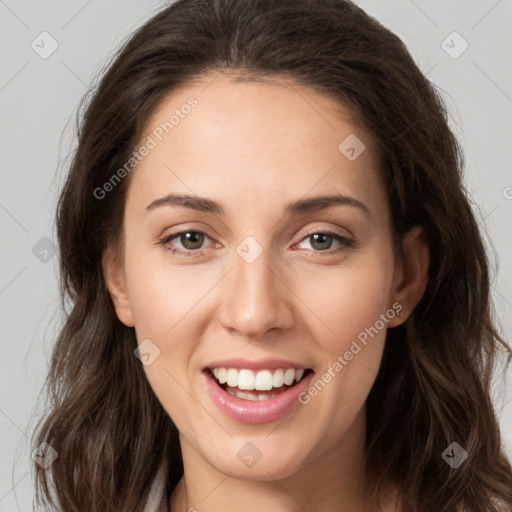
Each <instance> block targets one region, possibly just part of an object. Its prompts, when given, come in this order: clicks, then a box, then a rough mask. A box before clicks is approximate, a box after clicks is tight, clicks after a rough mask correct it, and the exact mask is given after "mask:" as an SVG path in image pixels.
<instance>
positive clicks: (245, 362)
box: [205, 357, 308, 370]
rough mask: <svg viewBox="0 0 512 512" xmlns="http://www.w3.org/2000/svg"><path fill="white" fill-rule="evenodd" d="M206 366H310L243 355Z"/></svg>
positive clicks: (297, 368)
mask: <svg viewBox="0 0 512 512" xmlns="http://www.w3.org/2000/svg"><path fill="white" fill-rule="evenodd" d="M205 368H246V369H248V370H265V369H268V370H275V369H277V368H293V369H294V370H299V369H301V368H303V369H304V370H306V369H307V368H308V367H307V366H304V365H302V364H301V363H295V362H293V361H286V360H284V359H262V360H260V361H251V360H249V359H244V358H242V357H238V358H234V359H222V360H220V361H214V362H212V363H210V364H207V365H206V366H205Z"/></svg>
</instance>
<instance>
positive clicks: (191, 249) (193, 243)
mask: <svg viewBox="0 0 512 512" xmlns="http://www.w3.org/2000/svg"><path fill="white" fill-rule="evenodd" d="M205 238H208V239H209V238H210V237H209V236H207V235H206V233H204V232H203V231H195V230H188V231H180V232H179V233H174V234H172V235H168V236H165V237H164V238H162V239H161V240H160V244H161V245H162V246H163V247H164V249H165V250H166V251H171V252H172V254H177V255H179V256H189V255H192V254H193V255H194V256H196V255H199V256H200V255H201V254H202V253H201V251H198V249H200V248H201V247H202V245H203V243H204V240H205ZM175 239H177V241H178V242H179V243H180V244H181V247H182V249H183V250H182V249H180V247H179V246H178V248H177V249H176V248H173V247H172V246H169V244H170V243H171V241H172V240H175ZM175 244H176V242H173V244H172V245H175Z"/></svg>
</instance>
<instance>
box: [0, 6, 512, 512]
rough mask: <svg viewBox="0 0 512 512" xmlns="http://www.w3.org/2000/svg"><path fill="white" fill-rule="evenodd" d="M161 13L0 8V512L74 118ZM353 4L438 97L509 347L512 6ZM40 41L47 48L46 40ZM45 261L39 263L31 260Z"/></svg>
mask: <svg viewBox="0 0 512 512" xmlns="http://www.w3.org/2000/svg"><path fill="white" fill-rule="evenodd" d="M276 1H278V0H276ZM166 3H167V2H162V1H157V0H153V1H151V0H143V1H141V0H128V1H127V0H123V1H121V0H110V1H108V2H100V1H98V0H89V1H87V0H72V1H71V0H68V1H67V2H57V1H56V0H50V1H35V0H32V1H28V2H24V3H21V2H15V1H14V0H0V41H1V48H2V53H1V55H2V57H1V67H0V106H1V118H0V129H1V133H0V141H1V151H2V153H1V160H0V169H1V172H2V181H1V183H2V187H1V189H0V226H1V241H2V243H1V274H0V312H1V313H0V314H1V318H2V339H1V344H0V347H1V359H0V365H1V366H0V375H1V384H0V390H1V391H0V393H1V394H0V433H1V435H0V461H1V466H0V511H6V512H7V511H9V512H12V511H18V510H21V511H28V510H32V496H33V487H32V481H31V478H32V476H31V473H30V472H29V460H30V453H31V451H32V450H33V449H34V447H31V446H30V443H29V437H30V433H31V432H30V428H31V427H32V426H33V424H34V422H35V419H36V418H37V417H36V416H35V412H36V399H37V396H38V393H39V392H40V389H41V387H42V384H43V380H44V377H45V374H46V370H47V360H48V358H49V356H50V352H51V347H52V343H53V340H54V339H55V333H56V332H57V330H58V327H59V325H60V313H59V310H58V292H57V281H56V270H57V258H56V257H52V253H51V247H48V246H44V244H45V242H44V241H43V242H40V240H41V238H44V237H47V238H50V239H51V240H55V238H54V232H53V215H54V208H55V202H56V197H57V193H58V190H59V186H60V184H61V181H62V178H63V176H64V173H65V171H66V165H65V164H66V163H67V162H68V160H66V158H68V156H69V154H70V151H71V149H72V147H73V144H74V140H73V126H74V125H73V123H74V117H73V116H74V112H75V110H76V107H77V106H78V103H79V100H80V99H81V97H82V96H83V95H84V94H85V92H86V91H87V89H88V86H89V84H90V83H91V80H92V77H93V76H94V75H95V74H96V73H97V72H98V71H99V70H100V69H101V68H102V66H103V65H104V63H105V62H106V60H107V58H108V56H109V55H110V54H111V53H112V51H113V50H114V49H116V48H117V47H118V46H119V45H120V44H121V43H122V41H124V40H125V39H126V37H127V36H128V35H129V34H130V33H131V32H132V31H133V29H135V28H136V27H138V26H139V25H140V24H141V23H142V22H143V21H144V20H146V19H147V18H148V17H150V16H151V15H153V14H154V13H155V12H157V11H158V10H159V9H160V8H161V7H162V6H164V5H165V4H166ZM357 3H358V4H359V5H360V6H361V7H363V8H364V9H365V10H367V11H368V12H369V13H370V14H372V15H374V16H375V17H376V18H377V19H379V20H380V21H381V22H382V23H383V24H384V25H386V26H387V27H389V28H391V29H392V30H393V31H394V32H396V33H397V34H398V35H399V36H400V37H401V38H402V39H403V40H404V41H405V43H406V45H407V46H408V48H409V49H410V51H411V52H412V54H413V56H414V57H415V59H416V61H417V62H418V64H419V65H420V67H421V69H422V70H423V71H424V72H425V73H426V74H427V75H428V77H429V78H430V80H432V81H433V82H434V83H435V84H436V85H437V86H438V87H439V88H440V89H441V90H442V91H443V97H444V98H445V100H446V102H447V104H448V107H449V111H450V118H451V125H452V128H453V129H454V131H455V133H456V135H457V136H458V138H459V140H460V141H461V143H462V146H463V148H464V150H465V155H466V184H467V187H468V190H469V191H470V193H471V194H472V196H473V198H474V200H475V203H476V204H477V207H478V210H479V213H478V215H479V216H480V220H481V224H482V226H483V227H485V228H486V230H487V231H488V233H489V238H490V240H489V242H490V243H492V244H493V245H494V247H495V251H496V258H495V262H496V269H495V279H494V281H493V296H494V298H495V301H496V309H497V313H498V314H499V316H500V317H501V322H502V329H503V334H504V336H505V338H506V339H507V340H508V341H509V343H510V339H511V336H510V334H511V332H512V321H511V312H512V272H511V269H512V251H511V246H510V233H511V231H510V225H511V220H512V172H511V162H512V149H511V148H512V137H511V132H512V129H511V127H512V121H511V119H512V65H511V64H512V61H511V57H510V54H511V50H512V31H511V30H510V27H511V26H512V25H511V22H512V1H511V0H499V1H496V0H479V1H473V2H468V1H467V0H466V1H465V0H452V1H450V2H448V1H446V0H429V1H427V0H414V1H413V0H359V1H358V2H357ZM43 31H47V32H48V33H49V34H51V36H52V38H54V39H55V40H56V41H57V43H58V48H57V50H56V51H55V52H54V53H53V54H52V55H50V56H49V57H48V58H47V59H43V58H41V57H40V56H39V55H38V54H37V53H36V52H35V51H34V50H33V49H32V47H31V43H32V42H33V41H34V40H35V41H36V43H38V41H39V43H38V44H39V45H40V46H42V44H43V43H41V42H40V40H41V38H40V37H39V35H40V34H41V33H42V32H43ZM453 31H457V32H458V33H459V34H460V35H461V36H462V38H463V39H464V40H465V41H467V43H468V44H469V47H468V49H467V50H466V51H465V52H464V53H462V54H461V55H460V56H459V57H458V58H452V57H451V56H450V55H448V53H446V51H445V50H444V49H443V47H442V42H443V41H444V40H446V38H447V36H449V35H450V34H451V33H452V32H453ZM43 37H44V36H43ZM45 41H46V42H45V48H46V49H48V48H49V47H50V46H49V44H50V42H49V39H46V40H45ZM462 44H464V43H463V41H462V40H461V39H458V36H450V37H449V38H448V39H447V40H446V42H445V43H444V46H445V48H446V45H448V48H446V49H448V50H449V51H450V52H452V53H453V52H459V51H460V50H461V49H462V48H463V47H462V46H461V45H462ZM449 47H452V48H451V49H450V48H449ZM40 51H42V49H41V50H40ZM38 243H39V244H43V245H42V246H41V245H36V244H38ZM46 244H48V242H46ZM34 246H36V249H35V252H36V254H34V252H33V247H34ZM44 250H47V251H48V250H50V252H47V253H46V254H45V253H44ZM44 257H46V259H47V260H48V261H41V258H43V259H44ZM511 373H512V372H511V371H510V370H509V372H508V375H507V381H508V383H506V384H505V383H503V381H499V382H497V384H496V386H495V390H494V396H495V404H496V408H497V410H498V413H499V416H500V422H501V426H502V431H503V434H504V437H505V442H506V448H507V452H508V454H509V456H511V457H512V376H511ZM37 410H38V411H40V410H41V407H39V408H38V409H37Z"/></svg>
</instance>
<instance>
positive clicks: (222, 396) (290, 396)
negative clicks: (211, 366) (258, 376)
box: [201, 360, 314, 423]
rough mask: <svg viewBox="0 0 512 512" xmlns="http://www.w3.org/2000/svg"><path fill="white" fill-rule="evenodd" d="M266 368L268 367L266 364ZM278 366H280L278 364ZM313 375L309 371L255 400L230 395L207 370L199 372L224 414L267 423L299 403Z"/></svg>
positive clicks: (246, 420)
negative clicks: (289, 385)
mask: <svg viewBox="0 0 512 512" xmlns="http://www.w3.org/2000/svg"><path fill="white" fill-rule="evenodd" d="M232 363H233V360H231V362H230V364H232ZM281 364H282V363H281ZM299 367H300V366H299ZM245 368H247V367H245ZM266 368H269V367H268V366H266ZM279 368H282V367H281V366H279ZM293 368H295V367H293ZM313 375H314V373H313V372H311V373H310V374H309V375H306V376H305V377H304V378H303V379H302V380H301V381H300V382H299V383H297V384H296V385H295V386H293V387H292V388H290V389H288V390H287V391H284V392H283V393H280V394H279V395H277V396H275V397H274V398H269V399H268V400H262V401H257V402H255V401H250V400H244V399H242V398H237V397H235V396H233V395H230V394H229V393H228V392H226V391H224V390H223V389H222V388H221V387H220V386H219V385H218V382H217V381H216V380H215V378H214V377H213V376H211V375H210V373H209V372H208V370H205V371H203V372H201V378H202V379H203V380H204V384H205V386H206V388H207V389H208V392H209V395H210V397H211V399H212V401H213V402H214V403H215V405H216V406H217V407H218V408H219V409H220V410H221V411H222V412H223V413H224V414H225V415H226V416H228V417H230V418H231V419H234V420H236V421H239V422H241V423H267V422H270V421H275V420H278V419H279V418H281V417H283V416H284V415H286V414H288V413H289V412H291V411H292V409H293V408H294V407H296V406H297V405H298V404H299V403H300V402H299V395H300V394H301V393H302V392H304V391H305V390H306V389H307V388H308V387H309V383H310V381H311V378H312V376H313Z"/></svg>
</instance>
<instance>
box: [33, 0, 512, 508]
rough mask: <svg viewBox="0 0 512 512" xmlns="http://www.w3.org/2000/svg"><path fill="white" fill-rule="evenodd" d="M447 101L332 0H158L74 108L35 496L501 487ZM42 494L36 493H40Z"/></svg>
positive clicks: (202, 501)
mask: <svg viewBox="0 0 512 512" xmlns="http://www.w3.org/2000/svg"><path fill="white" fill-rule="evenodd" d="M461 173H462V158H461V151H460V148H459V146H458V144H457V141H456V139H455V138H454V136H453V134H452V133H451V131H450V129H449V127H448V124H447V120H446V113H445V110H444V105H443V102H442V100H441V98H440V97H439V96H438V94H437V93H436V91H435V89H434V88H433V86H432V85H431V84H430V83H429V82H428V80H427V79H426V78H425V77H424V76H423V75H422V74H421V72H420V71H419V69H418V67H417V66H416V65H415V63H414V62H413V60H412V58H411V57H410V55H409V53H408V52H407V50H406V48H405V47H404V45H403V43H402V42H401V41H400V40H399V39H398V37H397V36H395V35H394V34H392V33H391V32H390V31H388V30H387V29H385V28H384V27H383V26H382V25H380V24H379V23H378V22H377V21H375V20H374V19H372V18H371V17H369V16H368V15H366V14H365V13H364V12H363V11H362V10H361V9H359V8H358V7H356V6H355V5H354V4H352V3H350V2H348V1H345V0H315V1H313V2H311V1H306V0H299V1H297V0H282V1H280V2H272V1H270V0H215V1H211V2H207V1H193V0H179V1H178V2H176V3H174V4H172V5H171V6H169V7H168V8H166V9H164V10H163V11H162V12H161V13H159V14H158V15H157V16H155V17H154V18H153V19H152V20H150V21H149V22H147V23H146V24H145V25H144V26H143V27H142V28H141V29H139V30H138V31H137V32H136V33H135V35H134V36H133V37H132V38H131V40H130V41H129V42H128V43H127V44H126V45H125V46H124V48H123V49H122V51H121V52H120V53H119V54H118V55H117V56H116V58H115V59H114V61H113V62H112V63H111V65H110V67H109V69H108V71H107V72H106V74H105V75H104V77H103V78H102V80H101V82H100V83H99V85H98V87H97V89H96V90H95V91H94V93H93V95H92V98H91V99H90V101H89V103H88V106H87V108H86V110H85V112H84V114H83V116H82V118H81V120H80V131H79V144H78V147H77V150H76V154H75V156H74V160H73V163H72V166H71V169H70V172H69V176H68V179H67V182H66V184H65V186H64V189H63V191H62V195H61V197H60V201H59V205H58V212H57V227H58V238H59V244H60V254H61V278H62V291H63V299H64V300H65V299H66V298H68V299H71V301H72V307H71V311H70V313H69V317H68V319H67V321H66V323H65V325H64V327H63V329H62V332H61V333H60V336H59V339H58V340H57V344H56V346H55V350H54V354H53V359H52V365H51V369H50V373H49V376H48V386H49V391H50V397H51V400H52V408H51V411H50V413H49V414H48V416H47V417H46V418H45V419H44V421H42V422H41V424H40V425H39V426H38V431H37V432H36V435H35V444H36V445H39V444H40V443H43V442H46V443H48V445H49V446H51V447H52V448H53V449H54V450H55V451H56V452H57V453H58V457H57V459H56V460H55V461H54V462H53V464H51V465H50V466H49V467H48V468H47V469H46V470H43V469H42V468H41V467H39V466H36V467H35V470H36V476H37V480H36V484H37V486H38V499H40V500H41V502H44V503H45V504H52V503H53V504H54V505H55V506H57V507H58V509H59V510H65V511H77V510H80V511H83V510H88V511H95V510H98V511H99V510H101V511H114V510H123V511H124V510H147V511H149V510H161V511H164V510H171V511H172V512H175V511H183V510H197V511H203V510H204V511H213V510H215V511H216V510H240V509H242V508H243V509H244V510H246V511H250V510H255V509H260V508H265V509H268V510H283V511H284V510H286V511H292V510H293V511H295V510H311V511H314V510H324V511H330V510H332V511H334V510H336V511H338V510H346V511H349V510H350V511H363V510H364V511H374V510H375V511H377V510H380V511H384V512H391V511H399V510H400V511H411V512H413V511H414V512H427V511H432V510H436V511H454V510H457V511H475V512H476V511H484V510H485V511H498V510H507V509H510V507H511V506H512V468H511V466H510V462H509V461H508V460H507V459H506V457H505V455H504V451H503V447H502V443H501V438H500V432H499V427H498V423H497V419H496V415H495V412H494V410H493V407H492V403H491V399H490V393H489V386H490V377H491V374H492V370H493V365H494V362H495V358H496V356H497V354H498V352H501V351H503V350H508V351H509V352H510V348H509V347H508V346H507V345H506V344H505V343H504V342H503V340H501V339H500V337H499V335H498V334H497V332H496V330H495V328H494V325H493V320H492V317H491V313H490V311H491V307H490V296H489V274H488V264H487V259H486V254H485V250H484V246H483V243H482V239H481V236H480V234H479V231H478V226H477V223H476V221H475V218H474V215H473V213H472V210H471V208H470V206H469V201H468V198H467V196H466V194H465V192H464V188H463V185H462V182H461ZM52 493H53V501H51V497H52Z"/></svg>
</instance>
